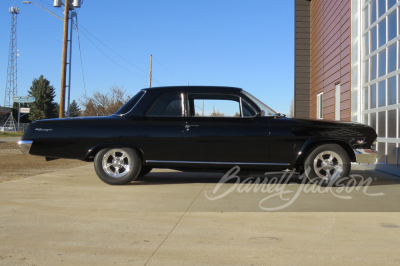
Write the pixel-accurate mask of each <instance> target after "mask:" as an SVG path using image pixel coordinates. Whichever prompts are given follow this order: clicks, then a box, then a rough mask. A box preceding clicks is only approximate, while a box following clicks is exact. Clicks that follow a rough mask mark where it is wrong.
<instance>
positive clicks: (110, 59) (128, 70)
mask: <svg viewBox="0 0 400 266" xmlns="http://www.w3.org/2000/svg"><path fill="white" fill-rule="evenodd" d="M81 33H82V34H83V36H85V37H86V38H87V39H88V40H89V42H91V43H92V44H93V45H94V47H96V48H97V49H98V50H99V51H100V52H101V53H102V54H103V55H104V56H105V57H107V58H108V59H109V60H110V61H112V62H113V63H114V64H116V65H117V66H119V67H120V68H122V69H124V70H125V71H127V72H129V73H131V74H133V75H136V76H139V77H146V78H147V76H144V75H140V74H137V73H134V72H132V71H130V70H129V69H126V68H125V67H123V66H121V65H120V64H118V63H117V62H116V61H115V60H113V59H112V58H111V57H109V56H108V55H107V54H106V53H105V52H103V50H101V49H100V47H98V46H97V45H96V44H95V43H94V42H93V41H92V40H91V39H90V38H89V37H88V36H87V35H86V34H85V33H83V32H82V31H81Z"/></svg>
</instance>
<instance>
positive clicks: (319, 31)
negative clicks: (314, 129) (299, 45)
mask: <svg viewBox="0 0 400 266" xmlns="http://www.w3.org/2000/svg"><path fill="white" fill-rule="evenodd" d="M350 8H351V4H350V0H335V1H331V0H313V1H311V35H310V36H311V43H310V46H311V55H310V61H311V65H310V116H311V117H313V118H316V115H317V112H316V108H317V106H316V98H317V94H319V93H321V92H323V93H324V118H325V119H334V118H335V85H336V84H337V83H340V84H341V96H340V102H341V106H340V108H341V119H342V120H347V121H350V109H351V106H350V103H351V100H350Z"/></svg>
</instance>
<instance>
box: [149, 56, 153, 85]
mask: <svg viewBox="0 0 400 266" xmlns="http://www.w3.org/2000/svg"><path fill="white" fill-rule="evenodd" d="M151 61H152V55H150V75H149V88H151Z"/></svg>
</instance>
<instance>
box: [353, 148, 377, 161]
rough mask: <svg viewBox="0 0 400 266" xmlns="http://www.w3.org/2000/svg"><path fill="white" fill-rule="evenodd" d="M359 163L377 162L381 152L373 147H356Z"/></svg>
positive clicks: (355, 151)
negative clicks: (372, 148)
mask: <svg viewBox="0 0 400 266" xmlns="http://www.w3.org/2000/svg"><path fill="white" fill-rule="evenodd" d="M354 153H355V155H356V161H357V163H375V161H376V158H378V156H379V153H378V152H377V151H374V150H371V149H354Z"/></svg>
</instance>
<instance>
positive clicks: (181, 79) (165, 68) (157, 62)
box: [153, 57, 187, 83]
mask: <svg viewBox="0 0 400 266" xmlns="http://www.w3.org/2000/svg"><path fill="white" fill-rule="evenodd" d="M153 59H154V60H155V61H156V62H157V63H158V64H160V66H162V67H163V68H164V69H165V70H167V71H168V72H169V73H171V74H172V75H173V76H175V77H176V78H178V79H180V80H181V81H183V82H185V83H186V82H187V81H185V80H183V79H181V78H180V77H178V76H177V75H175V74H174V73H173V72H172V71H170V70H169V69H167V68H166V67H165V66H164V65H163V64H161V62H160V61H158V60H157V58H154V57H153Z"/></svg>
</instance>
